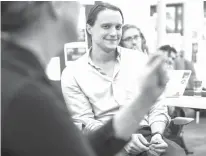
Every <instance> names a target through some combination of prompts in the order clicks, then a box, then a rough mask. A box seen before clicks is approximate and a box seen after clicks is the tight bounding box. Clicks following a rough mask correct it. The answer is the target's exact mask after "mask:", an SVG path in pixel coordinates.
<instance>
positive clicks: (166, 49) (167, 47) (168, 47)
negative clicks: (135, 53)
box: [159, 44, 171, 52]
mask: <svg viewBox="0 0 206 156" xmlns="http://www.w3.org/2000/svg"><path fill="white" fill-rule="evenodd" d="M170 49H171V47H170V45H168V44H167V45H162V46H160V47H159V50H162V51H165V52H169V51H170Z"/></svg>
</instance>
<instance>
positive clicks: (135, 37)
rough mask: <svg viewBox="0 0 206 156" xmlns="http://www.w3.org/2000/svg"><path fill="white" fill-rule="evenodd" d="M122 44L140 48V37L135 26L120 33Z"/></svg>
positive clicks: (136, 48)
mask: <svg viewBox="0 0 206 156" xmlns="http://www.w3.org/2000/svg"><path fill="white" fill-rule="evenodd" d="M122 46H123V47H125V48H129V49H134V50H141V47H142V39H141V36H140V32H139V30H138V29H136V28H129V29H127V30H126V31H125V32H124V33H123V34H122Z"/></svg>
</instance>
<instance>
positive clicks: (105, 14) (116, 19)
mask: <svg viewBox="0 0 206 156" xmlns="http://www.w3.org/2000/svg"><path fill="white" fill-rule="evenodd" d="M122 23H123V21H122V16H121V14H120V12H119V11H114V10H103V11H101V12H99V14H98V15H97V19H96V21H95V23H94V25H93V26H89V27H90V29H89V30H88V32H89V33H90V34H91V38H92V45H93V46H98V47H100V48H101V49H103V50H104V51H105V52H110V51H113V50H115V49H116V48H117V46H118V44H119V42H120V39H121V35H122Z"/></svg>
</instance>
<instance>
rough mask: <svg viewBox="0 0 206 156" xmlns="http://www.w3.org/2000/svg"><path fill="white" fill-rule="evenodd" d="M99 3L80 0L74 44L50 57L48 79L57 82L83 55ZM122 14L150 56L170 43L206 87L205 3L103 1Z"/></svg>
mask: <svg viewBox="0 0 206 156" xmlns="http://www.w3.org/2000/svg"><path fill="white" fill-rule="evenodd" d="M100 2H101V1H93V0H81V1H80V3H81V9H80V16H79V19H78V20H79V26H78V32H79V37H78V40H77V41H76V42H73V43H65V46H64V54H62V55H61V56H58V57H55V58H53V59H52V60H51V61H50V63H49V64H48V67H47V74H48V76H49V78H50V79H51V80H54V81H59V80H60V75H61V72H62V70H63V69H64V68H65V66H66V65H67V62H68V61H72V60H76V59H78V58H79V57H80V56H81V55H83V54H84V53H85V52H86V51H87V50H88V48H89V47H90V43H89V41H88V40H87V34H86V31H85V23H86V17H87V15H88V13H89V10H90V8H91V7H92V6H93V5H94V4H96V3H100ZM104 2H109V3H111V4H114V5H116V6H118V7H120V9H121V10H122V11H123V14H124V18H125V23H126V24H135V25H136V26H137V27H139V28H140V29H141V30H142V32H143V34H144V36H145V38H146V41H147V45H148V48H149V52H150V53H154V52H156V49H157V47H159V46H161V45H163V44H169V45H171V46H173V47H175V48H176V50H177V51H178V52H179V53H180V51H184V57H185V58H186V59H187V60H189V61H191V62H192V63H193V64H194V67H195V70H196V75H197V77H198V79H201V80H202V81H203V86H206V72H203V71H205V69H204V67H206V61H205V59H206V1H203V0H144V1H143V0H105V1H104Z"/></svg>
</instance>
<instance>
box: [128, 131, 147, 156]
mask: <svg viewBox="0 0 206 156" xmlns="http://www.w3.org/2000/svg"><path fill="white" fill-rule="evenodd" d="M148 146H149V142H148V141H147V140H146V139H145V137H144V136H143V135H142V134H133V135H132V139H131V141H130V142H129V143H128V144H127V145H126V146H125V150H126V152H127V153H130V154H139V153H142V152H144V151H147V150H149V147H148Z"/></svg>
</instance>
